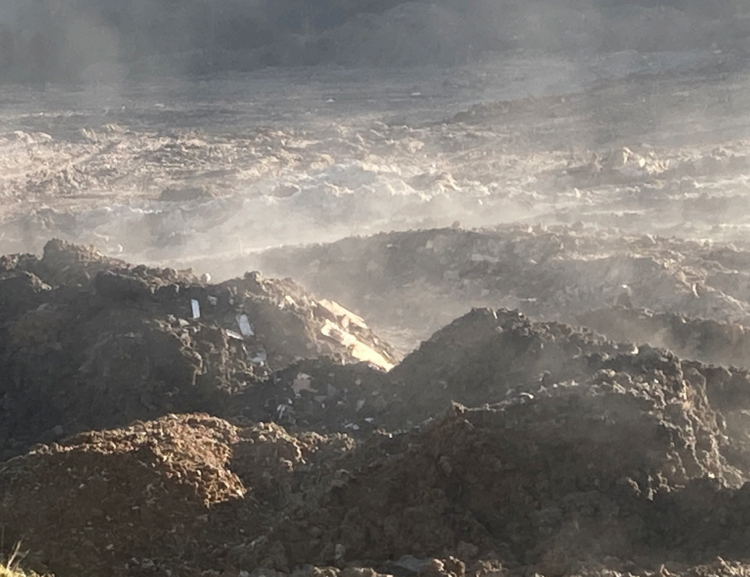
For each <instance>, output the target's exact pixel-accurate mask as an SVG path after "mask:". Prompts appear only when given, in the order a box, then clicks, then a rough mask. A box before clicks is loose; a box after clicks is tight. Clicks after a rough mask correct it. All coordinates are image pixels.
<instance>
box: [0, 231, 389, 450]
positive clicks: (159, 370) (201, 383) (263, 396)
mask: <svg viewBox="0 0 750 577" xmlns="http://www.w3.org/2000/svg"><path fill="white" fill-rule="evenodd" d="M2 266H3V270H4V272H2V273H0V305H2V306H0V320H1V321H3V322H2V324H1V325H0V366H2V371H1V373H2V376H0V399H2V401H1V402H0V423H1V424H0V455H3V456H6V457H7V456H8V455H10V454H14V453H17V452H18V451H19V450H22V449H23V448H24V447H27V446H29V445H30V444H33V443H34V442H39V441H42V442H49V441H52V440H54V439H56V438H60V437H62V436H63V435H68V434H71V433H74V432H78V431H81V430H88V429H100V428H108V427H115V426H122V425H124V424H126V423H128V422H130V421H132V420H133V419H152V418H156V417H158V416H160V415H163V414H165V413H168V412H195V411H208V412H211V413H213V414H218V415H221V414H239V413H242V412H243V411H244V412H247V413H248V414H252V415H253V416H255V417H256V418H258V420H273V419H274V418H275V417H276V416H277V415H276V405H273V406H267V404H266V400H267V397H268V396H269V395H268V392H269V391H268V389H269V387H273V383H269V382H268V379H269V377H270V374H271V371H272V370H273V369H280V368H283V367H285V366H286V365H288V364H289V363H291V362H293V361H295V360H297V359H300V358H310V357H318V356H323V355H331V356H336V357H337V358H338V359H339V362H361V361H363V360H365V361H367V362H370V363H372V364H374V365H376V366H379V367H380V368H381V369H389V368H390V367H391V366H392V363H394V362H395V360H396V355H395V354H394V353H393V351H392V350H391V349H390V348H389V347H388V345H386V344H385V343H383V342H381V341H380V340H379V339H378V338H377V337H375V335H373V334H372V332H371V331H370V330H369V329H368V327H367V325H366V324H365V323H364V321H362V319H361V318H359V317H357V316H356V315H354V314H352V313H349V312H348V311H347V310H346V309H344V308H343V307H341V306H339V305H337V304H336V303H334V302H331V301H326V300H315V299H313V298H312V297H311V296H309V295H308V294H307V293H306V292H305V291H303V290H302V289H301V288H300V287H299V286H298V285H296V284H295V283H294V282H292V281H291V280H288V279H287V280H271V279H265V278H263V277H261V276H260V275H259V274H257V273H249V274H247V275H245V277H244V278H243V279H234V280H230V281H227V282H225V283H222V284H219V285H211V284H207V283H206V282H202V281H200V280H198V279H196V278H195V276H194V275H193V274H192V273H190V272H178V271H175V270H173V269H154V268H148V267H145V266H135V267H134V266H131V265H128V264H127V263H124V262H122V261H118V260H113V259H108V258H105V257H103V256H102V255H100V254H98V253H97V252H96V251H94V250H93V249H86V248H82V247H76V246H72V245H67V244H65V243H62V242H60V241H51V242H50V243H49V244H48V245H47V247H46V249H45V252H44V256H43V257H42V258H41V259H39V258H36V257H34V256H29V255H22V256H14V257H5V258H4V259H3V261H2ZM237 395H241V397H242V401H243V403H244V405H243V406H238V404H237V403H236V400H237Z"/></svg>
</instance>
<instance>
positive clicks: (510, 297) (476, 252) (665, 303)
mask: <svg viewBox="0 0 750 577" xmlns="http://www.w3.org/2000/svg"><path fill="white" fill-rule="evenodd" d="M747 262H748V260H747V251H744V250H738V249H736V248H734V247H732V248H731V249H730V248H725V249H718V248H715V247H713V246H712V245H710V244H706V245H701V244H699V243H696V242H692V241H681V240H677V239H667V238H661V237H654V236H650V235H644V236H640V237H624V238H623V236H622V235H621V234H620V233H615V232H612V233H610V232H607V231H602V230H597V229H595V228H585V227H583V225H580V226H577V225H571V226H560V227H549V228H548V227H545V226H534V227H531V226H519V225H511V226H504V227H499V228H497V229H494V230H486V229H485V230H473V231H469V230H461V229H458V228H451V229H433V230H424V231H407V232H393V233H388V234H379V235H375V236H372V237H367V238H348V239H344V240H341V241H339V242H335V243H331V244H325V245H311V246H307V247H292V248H289V247H285V248H279V249H272V250H269V251H266V252H264V253H263V254H262V255H261V256H260V257H259V260H258V265H259V266H260V267H261V268H262V269H263V270H269V271H273V273H274V274H282V275H283V274H291V273H292V271H294V273H295V278H297V279H299V281H300V282H302V283H304V284H305V286H307V287H309V288H310V289H311V290H313V291H315V292H319V293H321V294H327V295H331V297H332V298H335V299H337V300H338V301H340V302H342V303H345V304H346V305H347V306H350V307H351V308H353V309H354V310H355V311H357V312H359V313H360V314H362V315H363V316H365V317H366V318H376V319H378V323H379V324H380V323H382V324H384V325H388V326H390V327H396V328H397V329H401V330H402V331H404V330H405V331H412V332H413V335H412V336H411V339H409V337H408V335H407V336H405V337H404V336H402V335H399V333H398V332H397V331H393V332H394V334H393V336H391V334H390V333H389V336H390V337H391V338H390V340H391V341H392V342H396V341H398V344H399V345H402V346H404V348H407V347H408V348H411V347H413V346H414V344H415V343H414V342H413V341H414V340H417V339H424V338H426V337H427V336H429V334H430V333H432V332H434V331H436V330H438V329H439V328H440V327H442V326H444V325H445V324H446V323H449V322H451V321H452V320H453V319H454V318H455V317H456V316H459V315H461V314H464V313H465V312H466V310H467V309H468V308H469V307H472V306H474V307H483V306H491V307H500V306H502V307H506V308H518V309H519V310H521V311H523V312H524V313H526V314H529V315H532V316H534V317H536V318H544V319H550V320H561V321H564V322H568V323H573V324H576V323H577V319H578V315H580V314H583V313H586V312H588V311H591V310H592V309H596V308H605V307H611V306H612V305H614V304H615V303H616V302H618V301H619V300H622V299H623V298H627V300H628V302H629V303H630V304H631V305H632V306H636V307H643V308H649V309H652V310H654V311H658V312H668V313H675V314H681V315H686V316H690V317H702V318H707V319H715V320H717V321H722V322H726V321H732V322H739V323H742V324H746V323H747V321H748V319H750V295H749V294H748V292H747V289H746V288H745V287H746V286H747V278H748V275H749V274H750V272H748V269H747ZM415 337H416V339H415Z"/></svg>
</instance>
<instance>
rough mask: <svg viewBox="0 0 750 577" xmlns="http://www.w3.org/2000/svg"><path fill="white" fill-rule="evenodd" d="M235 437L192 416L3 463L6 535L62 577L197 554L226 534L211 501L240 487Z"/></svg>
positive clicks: (138, 568) (143, 567)
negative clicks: (231, 464)
mask: <svg viewBox="0 0 750 577" xmlns="http://www.w3.org/2000/svg"><path fill="white" fill-rule="evenodd" d="M237 440H238V431H237V429H236V428H235V427H232V426H230V425H228V424H227V423H225V422H222V421H219V420H217V419H212V418H209V417H207V416H200V415H196V416H180V417H178V416H167V417H164V418H162V419H160V420H158V421H153V422H149V423H136V424H134V425H132V426H131V427H128V428H127V429H122V430H117V431H104V432H100V433H83V434H81V435H79V436H77V437H74V438H72V439H69V440H67V441H65V442H64V443H61V444H53V445H51V446H41V447H39V448H38V449H36V450H33V451H31V452H30V453H28V454H26V455H24V456H23V457H19V458H16V459H12V460H10V461H8V462H7V463H6V464H4V465H3V466H2V468H1V469H0V484H1V485H2V494H3V500H2V502H1V503H0V507H2V514H1V516H2V518H3V524H4V526H5V531H6V535H8V536H13V537H14V538H19V539H20V538H22V539H23V543H24V546H25V547H27V548H29V549H31V550H32V551H35V552H37V553H38V554H39V557H38V558H36V559H32V560H30V561H31V563H32V568H34V565H35V564H36V565H39V566H40V568H43V566H44V565H46V564H49V569H51V570H52V571H54V572H56V573H59V574H61V575H66V574H67V575H73V574H80V575H101V574H104V573H109V574H120V575H125V574H150V573H151V571H152V570H153V569H154V567H155V566H157V565H158V564H159V562H160V561H159V560H160V559H164V558H176V557H181V556H182V557H184V558H185V561H186V562H189V560H191V559H192V560H194V559H200V558H201V552H204V551H206V550H207V549H209V550H210V548H211V547H216V546H219V545H220V544H221V543H222V542H223V541H224V540H225V539H227V538H231V537H233V536H232V535H227V534H226V533H222V532H220V531H219V528H218V526H217V524H216V523H215V522H213V518H214V517H215V516H220V515H221V511H218V510H216V507H217V506H218V505H219V504H222V503H228V502H236V503H243V501H242V500H243V498H244V497H245V494H246V492H247V490H246V488H245V486H244V485H243V484H242V482H241V481H240V479H239V478H238V477H237V475H235V474H234V473H232V472H230V471H229V470H228V468H227V463H228V461H229V458H230V455H231V445H232V443H236V442H237ZM251 501H252V499H249V501H248V502H247V503H244V504H243V506H245V505H247V507H246V509H245V510H246V514H244V519H245V521H246V522H247V526H248V529H251V528H252V527H253V526H255V525H256V523H255V522H254V518H253V517H254V516H253V513H252V509H253V507H252V503H251ZM241 509H242V507H235V508H234V510H235V514H236V515H243V512H242V511H241Z"/></svg>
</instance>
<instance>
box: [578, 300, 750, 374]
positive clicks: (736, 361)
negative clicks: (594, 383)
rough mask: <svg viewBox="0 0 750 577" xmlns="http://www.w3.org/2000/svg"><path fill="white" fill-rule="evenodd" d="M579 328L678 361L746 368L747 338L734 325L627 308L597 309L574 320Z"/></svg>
mask: <svg viewBox="0 0 750 577" xmlns="http://www.w3.org/2000/svg"><path fill="white" fill-rule="evenodd" d="M578 320H579V322H580V323H581V324H582V325H585V326H586V327H589V328H591V329H592V330H595V331H597V332H599V333H601V334H603V335H606V336H607V337H608V338H609V339H612V340H614V341H629V342H633V343H649V344H650V345H652V346H655V347H662V348H666V349H669V350H671V351H673V352H674V353H675V354H676V355H678V356H680V357H682V358H690V359H696V360H699V361H702V362H706V363H713V364H717V365H724V366H739V367H748V364H749V363H748V359H749V358H750V335H749V334H748V330H747V327H745V326H742V325H738V324H736V323H721V322H718V321H714V320H705V319H693V318H688V317H685V316H682V315H678V314H670V313H655V312H653V311H649V310H643V309H633V308H630V307H614V308H608V309H598V310H595V311H591V312H588V313H584V314H581V315H579V316H578Z"/></svg>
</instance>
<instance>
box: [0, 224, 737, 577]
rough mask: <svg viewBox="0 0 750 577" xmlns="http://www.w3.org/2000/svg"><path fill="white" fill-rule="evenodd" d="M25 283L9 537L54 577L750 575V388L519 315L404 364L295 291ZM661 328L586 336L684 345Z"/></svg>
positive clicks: (183, 277)
mask: <svg viewBox="0 0 750 577" xmlns="http://www.w3.org/2000/svg"><path fill="white" fill-rule="evenodd" d="M434 234H437V235H438V236H436V237H435V238H438V237H443V238H448V239H451V238H453V239H454V240H455V239H461V238H463V239H465V238H467V236H468V237H470V238H472V239H474V240H473V242H475V243H479V242H488V241H487V239H486V238H484V239H483V238H482V236H481V235H480V234H479V233H465V232H463V231H453V232H448V233H446V232H445V231H439V232H438V233H434ZM384 237H386V238H391V239H392V238H393V236H386V235H384ZM435 238H433V239H432V241H433V243H434V242H435ZM413 239H416V241H417V242H418V243H420V244H421V243H422V241H423V240H424V239H423V238H421V237H418V236H416V235H413V236H408V235H407V236H404V237H402V241H403V242H404V243H406V242H407V241H410V240H413ZM548 240H549V239H548ZM356 242H358V241H350V243H352V244H350V245H349V246H352V245H356ZM550 242H551V241H550ZM581 245H583V243H581ZM340 246H341V245H340ZM433 246H434V244H433ZM447 246H449V247H451V246H453V245H452V244H450V243H448V245H447ZM394 248H395V249H397V250H394ZM406 248H408V247H407V246H405V245H403V244H402V245H400V246H394V247H391V248H388V247H387V246H386V247H385V250H386V251H392V252H387V254H390V255H393V258H396V259H398V258H399V257H401V256H403V255H408V254H410V253H409V251H408V250H406ZM402 249H403V250H402ZM511 249H512V247H511V248H508V250H511ZM472 250H477V245H476V244H474V245H473V248H472ZM445 251H446V252H447V253H451V254H452V256H450V258H459V256H458V253H457V252H456V251H453V249H445ZM446 252H443V253H442V254H446ZM713 257H714V258H717V259H718V258H720V256H717V255H716V253H714V255H713ZM441 258H442V257H441ZM445 258H448V257H445ZM414 262H417V263H419V262H425V261H419V260H416V261H414ZM472 262H474V263H477V262H479V261H478V260H476V259H474V260H473V261H472ZM549 262H550V263H552V262H554V260H550V261H549ZM332 263H333V261H330V262H329V265H331V266H332ZM1 264H2V273H0V305H1V306H0V323H2V324H0V331H2V334H0V359H1V360H2V362H3V363H4V365H3V372H2V373H0V386H1V387H2V388H1V389H0V394H2V397H1V399H2V403H1V404H0V409H1V410H2V415H0V416H1V417H2V421H0V423H1V425H0V426H1V427H2V429H1V430H2V432H3V435H4V436H3V443H4V444H3V450H4V451H5V453H6V454H7V455H13V454H15V455H17V456H15V457H13V458H11V459H9V460H7V461H6V462H5V463H3V464H2V465H0V522H1V523H2V526H3V527H4V529H3V531H4V539H5V543H6V545H3V547H6V548H7V547H8V546H10V544H12V543H13V542H16V541H19V540H20V541H22V543H23V545H24V548H26V549H28V550H29V551H30V553H29V555H28V556H27V557H26V559H25V560H24V563H25V566H26V567H28V568H29V569H31V570H34V571H36V572H37V573H42V574H44V573H53V574H55V575H57V576H58V577H68V576H71V577H72V576H74V575H75V576H76V577H80V576H84V577H86V576H88V575H91V576H93V575H101V574H112V575H143V576H145V575H155V574H167V575H171V576H172V577H181V576H185V577H188V576H191V577H192V576H194V575H206V576H208V575H210V576H214V575H225V576H227V577H229V576H231V577H247V576H249V575H255V576H257V577H259V576H260V575H265V576H267V577H269V576H270V577H281V576H282V575H295V576H296V577H322V576H325V577H375V576H376V575H379V574H383V575H393V576H395V577H438V576H440V577H466V576H471V577H482V576H489V575H492V576H493V577H500V576H501V575H519V576H520V575H524V576H527V575H530V574H539V575H550V576H553V575H555V576H556V575H571V574H602V572H608V574H610V575H615V574H616V575H620V574H627V573H630V574H633V573H636V574H642V575H652V574H653V575H655V574H656V573H658V574H660V575H661V577H664V576H666V575H672V574H676V575H683V574H684V575H695V574H706V573H705V572H706V571H715V572H717V573H720V574H727V575H731V574H734V573H737V572H740V571H743V570H745V566H744V565H742V564H741V563H739V561H740V560H741V559H742V558H743V555H744V551H745V550H746V546H745V541H746V534H747V529H746V524H747V521H746V519H747V518H748V515H750V499H748V495H750V491H749V490H748V487H750V485H749V484H747V481H748V480H750V458H748V455H750V421H749V420H748V416H749V415H750V372H748V371H746V370H743V369H738V368H733V367H724V366H717V365H707V364H704V363H703V362H701V361H700V360H699V359H696V360H686V359H684V358H680V357H678V356H677V355H676V354H675V353H674V352H670V351H667V350H665V349H659V348H654V347H653V346H650V345H646V344H643V343H642V342H641V340H640V339H638V338H635V339H632V340H633V341H635V344H634V343H633V342H620V343H618V342H615V341H612V340H608V339H607V338H605V337H603V336H601V335H600V334H597V333H594V332H591V331H590V330H589V329H582V328H575V327H573V326H570V325H567V324H563V323H561V322H558V321H547V322H541V321H533V320H531V319H530V318H529V317H527V316H525V315H524V314H522V313H521V312H519V311H517V310H507V309H494V308H476V309H473V310H471V311H470V312H468V313H466V314H464V315H463V316H461V317H459V318H456V319H455V320H453V322H451V323H450V324H448V325H446V326H444V327H443V328H441V329H440V330H439V331H437V332H436V333H435V334H433V335H432V336H431V337H430V338H429V339H428V340H426V341H425V342H423V343H422V344H421V346H420V347H419V348H418V349H416V350H414V351H413V352H412V353H410V354H409V355H408V356H407V357H406V358H404V359H403V360H401V361H400V362H399V360H398V358H397V357H396V355H395V353H393V352H392V350H391V349H390V348H389V347H388V346H387V345H385V344H383V343H382V342H381V341H380V340H378V339H377V337H375V336H374V334H373V333H372V332H371V331H370V330H369V329H368V328H367V325H366V324H365V322H364V321H363V320H362V318H360V317H358V316H357V315H355V314H354V313H351V312H349V311H348V310H346V309H344V308H343V307H341V306H340V305H338V304H336V303H335V302H333V301H327V300H318V299H314V298H313V297H311V296H310V295H309V294H308V293H306V292H305V291H304V290H303V289H301V288H300V287H299V286H298V285H296V284H295V283H294V282H292V281H291V280H288V279H287V280H269V279H266V278H263V277H262V276H260V274H258V273H250V274H247V275H245V277H244V278H241V279H233V280H230V281H227V282H224V283H221V284H216V285H214V284H210V283H209V282H208V280H207V279H205V278H204V279H198V278H195V276H194V275H193V274H192V273H191V272H189V271H174V270H170V269H152V268H147V267H134V266H131V265H128V264H127V263H124V262H122V261H118V260H113V259H107V258H105V257H103V256H102V255H100V254H98V253H96V252H95V251H93V250H90V249H85V248H82V247H76V246H72V245H67V244H65V243H62V242H60V241H52V242H50V243H49V244H48V245H47V247H46V249H45V252H44V255H43V256H42V257H41V258H37V257H34V256H29V255H17V256H13V257H3V260H2V261H1ZM385 264H386V265H387V266H391V265H392V266H394V267H395V266H396V265H395V264H394V263H391V265H388V263H387V262H386V263H385ZM402 264H403V262H402ZM329 265H326V266H329ZM420 266H421V267H422V268H420V269H418V270H417V271H416V272H415V271H409V272H407V273H405V274H406V275H407V276H409V275H412V278H413V275H424V276H426V277H427V276H429V274H431V273H430V272H429V271H430V270H432V269H431V268H430V267H428V266H426V265H420ZM435 266H436V269H437V266H438V265H435ZM398 268H400V270H406V269H405V268H403V267H398ZM370 269H371V271H372V272H375V271H376V269H375V268H374V267H370ZM382 278H384V277H382ZM429 278H434V279H436V282H441V278H442V277H438V276H435V277H429ZM498 278H500V277H499V276H498ZM370 280H373V281H377V280H378V277H377V276H373V277H372V278H371V279H370ZM404 280H405V279H403V278H402V279H400V280H399V279H396V280H394V284H397V283H399V282H404ZM516 282H518V281H516ZM378 287H380V288H381V289H383V290H384V291H386V290H387V289H388V286H387V285H386V284H380V285H378V284H377V283H376V284H375V285H374V286H373V290H377V289H378ZM638 294H639V293H637V292H636V291H633V293H632V294H629V295H628V296H629V297H630V296H632V297H633V298H634V299H637V298H638ZM649 314H650V313H645V312H643V311H636V310H634V309H631V308H625V307H620V308H615V309H610V310H604V311H595V312H593V313H591V315H593V316H592V318H591V319H588V318H587V319H584V320H585V321H586V322H585V324H589V325H595V324H596V323H597V322H599V323H600V324H601V325H602V326H605V327H606V326H610V327H611V329H610V332H611V333H612V334H615V333H616V332H617V330H620V331H621V332H622V333H628V332H629V331H630V334H635V333H634V332H633V331H634V329H633V328H632V327H633V326H635V327H638V326H640V325H638V323H639V322H640V323H645V322H646V321H647V320H648V322H651V323H652V324H651V325H648V327H647V328H649V329H650V328H651V327H653V326H655V325H654V323H662V324H664V323H665V322H666V321H665V319H671V318H672V317H668V316H664V315H662V316H659V315H656V316H651V317H649ZM618 315H619V316H618ZM649 319H650V320H649ZM654 319H655V320H654ZM625 321H628V322H630V323H631V324H626V323H625ZM617 322H620V325H622V326H623V327H624V328H620V329H618V328H617V327H618V326H619V325H618V324H617ZM676 322H677V321H675V323H676ZM711 323H713V324H711ZM684 324H685V325H686V326H687V329H685V331H687V332H686V333H685V334H688V333H690V334H698V335H700V334H704V333H706V334H707V331H709V330H713V329H712V328H711V327H714V328H715V325H716V326H721V325H720V324H719V323H716V322H715V321H686V322H685V323H684ZM706 327H708V328H706ZM674 331H675V332H674V334H675V335H682V334H683V333H679V332H678V330H677V329H674ZM599 332H603V331H599ZM646 332H648V331H646ZM720 332H721V331H720ZM740 333H742V331H740ZM664 334H668V333H664ZM738 334H739V333H738ZM636 336H637V335H636ZM618 340H627V339H618ZM725 340H726V341H727V342H731V341H732V339H731V338H730V337H726V339H725ZM735 341H736V342H737V343H741V342H742V338H741V336H740V337H738V338H737V339H735ZM675 342H678V340H677V337H676V336H675ZM684 342H685V343H688V342H689V340H684ZM721 342H724V341H721ZM665 343H666V340H665ZM666 344H669V343H666ZM673 344H674V343H673ZM678 344H679V343H678ZM738 346H739V344H738ZM670 348H672V350H673V351H674V350H675V349H677V346H676V345H675V346H672V347H670ZM682 350H683V351H685V352H689V349H688V347H687V344H686V345H685V346H684V347H683V349H682ZM694 350H695V351H697V352H701V351H704V352H705V354H706V356H710V354H709V353H710V352H711V350H712V349H710V348H706V347H704V348H703V349H701V348H700V347H698V348H696V349H694ZM717 354H718V353H717ZM733 354H736V355H739V354H740V352H739V349H737V350H736V351H735V353H733ZM697 356H699V355H696V357H697ZM178 412H179V413H183V414H181V415H177V414H174V413H178ZM206 413H213V415H214V416H209V415H208V414H206ZM219 417H221V418H219ZM149 419H150V420H149ZM222 419H225V420H222ZM134 421H135V422H134ZM83 429H87V430H91V431H92V432H84V433H79V434H77V435H75V436H72V437H67V438H66V439H64V440H62V438H63V437H66V436H67V435H69V434H70V433H71V432H76V431H81V430H83ZM35 442H37V443H43V444H38V445H36V446H34V447H33V448H30V449H29V448H28V446H29V445H30V444H31V443H35ZM718 557H721V559H718V560H717V558H718ZM724 559H728V560H729V561H724ZM667 562H668V565H665V563H667ZM706 563H708V565H701V564H706ZM691 567H693V568H691ZM702 572H703V573H702Z"/></svg>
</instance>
